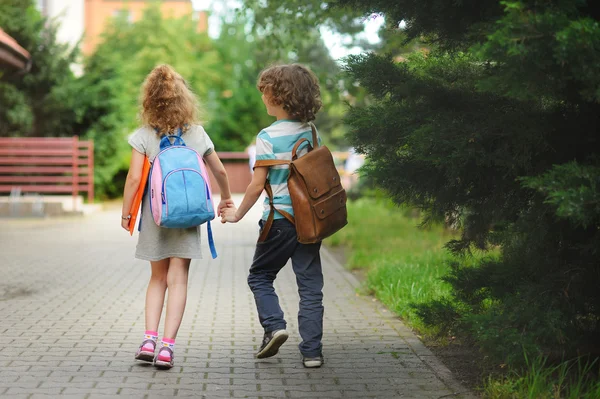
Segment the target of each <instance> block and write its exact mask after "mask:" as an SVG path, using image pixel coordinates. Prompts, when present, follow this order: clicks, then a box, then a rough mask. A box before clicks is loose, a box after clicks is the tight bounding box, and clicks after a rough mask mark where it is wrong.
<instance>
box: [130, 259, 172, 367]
mask: <svg viewBox="0 0 600 399" xmlns="http://www.w3.org/2000/svg"><path fill="white" fill-rule="evenodd" d="M150 266H151V268H152V275H151V276H150V282H149V283H148V289H147V290H146V332H145V333H144V340H143V341H142V345H140V348H139V349H138V351H137V352H136V354H135V358H136V359H137V360H143V361H147V362H151V361H153V359H154V351H155V349H156V341H157V340H158V332H157V331H158V323H159V322H160V315H161V313H162V308H163V302H164V300H165V291H166V290H167V272H168V270H169V259H163V260H160V261H156V262H150Z"/></svg>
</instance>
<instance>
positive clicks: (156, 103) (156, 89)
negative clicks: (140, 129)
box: [140, 64, 198, 135]
mask: <svg viewBox="0 0 600 399" xmlns="http://www.w3.org/2000/svg"><path fill="white" fill-rule="evenodd" d="M140 103H141V110H140V119H141V120H142V123H144V124H146V125H148V126H150V127H152V128H154V129H155V130H156V131H157V133H158V134H160V135H163V134H170V133H173V132H175V130H177V129H178V128H181V129H182V131H187V130H188V129H189V128H190V127H191V125H192V124H193V123H195V122H197V118H198V100H197V98H196V96H195V95H194V93H192V91H191V90H190V88H189V87H188V85H187V83H186V81H185V80H184V79H183V78H182V77H181V75H179V74H178V73H177V72H175V70H174V69H173V68H172V67H171V66H170V65H166V64H165V65H159V66H157V67H155V68H154V69H153V70H152V71H151V72H150V73H149V74H148V76H147V77H146V80H145V81H144V84H143V86H142V93H141V98H140Z"/></svg>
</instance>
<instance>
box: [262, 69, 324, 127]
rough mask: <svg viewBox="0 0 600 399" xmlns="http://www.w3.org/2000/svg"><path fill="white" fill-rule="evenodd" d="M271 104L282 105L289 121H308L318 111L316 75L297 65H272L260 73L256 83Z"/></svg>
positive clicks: (319, 92)
mask: <svg viewBox="0 0 600 399" xmlns="http://www.w3.org/2000/svg"><path fill="white" fill-rule="evenodd" d="M256 87H257V88H258V90H260V92H261V93H263V94H265V95H266V96H268V98H269V101H271V102H272V103H273V104H275V105H282V104H283V109H284V110H285V111H286V112H287V113H288V114H289V115H290V118H293V119H299V120H301V121H302V122H309V121H312V120H314V119H315V115H316V113H317V112H319V110H320V109H321V106H322V105H323V103H322V102H321V90H320V88H319V80H318V79H317V76H316V75H315V74H314V73H313V72H312V71H311V70H309V69H308V68H306V67H305V66H303V65H299V64H291V65H276V66H272V67H269V68H267V69H265V70H263V71H262V72H261V73H260V75H259V77H258V82H257V84H256Z"/></svg>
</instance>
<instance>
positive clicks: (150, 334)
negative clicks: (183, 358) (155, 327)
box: [142, 330, 158, 352]
mask: <svg viewBox="0 0 600 399" xmlns="http://www.w3.org/2000/svg"><path fill="white" fill-rule="evenodd" d="M147 340H151V341H153V342H154V345H152V344H151V343H150V342H146V343H145V344H144V346H143V347H142V349H143V350H145V351H148V352H154V348H155V347H156V341H158V332H156V331H150V330H148V331H146V332H145V333H144V341H147Z"/></svg>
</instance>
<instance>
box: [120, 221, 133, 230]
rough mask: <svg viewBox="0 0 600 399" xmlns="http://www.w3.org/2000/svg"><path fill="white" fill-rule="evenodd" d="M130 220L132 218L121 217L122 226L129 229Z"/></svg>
mask: <svg viewBox="0 0 600 399" xmlns="http://www.w3.org/2000/svg"><path fill="white" fill-rule="evenodd" d="M130 222H131V219H123V218H121V227H122V228H124V229H125V230H127V231H129V223H130Z"/></svg>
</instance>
